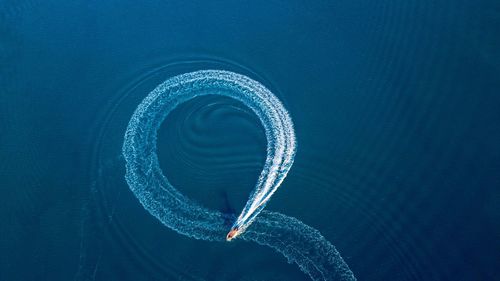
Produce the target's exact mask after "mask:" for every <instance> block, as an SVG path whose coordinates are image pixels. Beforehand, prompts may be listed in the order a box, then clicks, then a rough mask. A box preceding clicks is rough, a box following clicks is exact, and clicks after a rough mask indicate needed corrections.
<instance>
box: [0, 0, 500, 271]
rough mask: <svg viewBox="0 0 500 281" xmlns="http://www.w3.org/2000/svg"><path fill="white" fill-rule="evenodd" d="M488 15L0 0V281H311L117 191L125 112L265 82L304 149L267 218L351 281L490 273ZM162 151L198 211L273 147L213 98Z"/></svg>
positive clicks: (163, 139) (198, 102)
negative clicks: (184, 91)
mask: <svg viewBox="0 0 500 281" xmlns="http://www.w3.org/2000/svg"><path fill="white" fill-rule="evenodd" d="M499 50H500V4H499V3H498V2H496V1H461V0H458V1H451V0H442V1H427V0H425V1H324V2H321V1H312V2H311V3H309V2H302V1H286V2H285V1H282V2H281V1H257V2H255V1H254V2H243V1H235V2H229V1H228V2H227V3H224V2H221V1H216V2H213V3H209V2H208V1H144V2H131V1H129V2H125V1H55V0H49V1H10V0H4V1H2V2H0V86H1V87H0V159H1V161H0V180H1V181H0V253H1V254H0V280H233V281H234V280H307V276H306V275H305V274H304V273H302V272H301V271H300V270H299V268H298V267H297V266H296V265H295V264H288V263H287V262H286V259H285V258H284V257H283V256H282V255H280V254H278V253H276V252H274V251H273V250H272V249H270V248H267V247H263V246H259V245H257V244H255V243H249V242H243V241H238V240H236V241H234V242H232V243H219V242H206V241H199V240H194V239H191V238H188V237H185V236H182V235H180V234H178V233H176V232H174V231H172V230H170V229H169V228H167V227H165V226H163V225H162V224H161V223H160V222H159V221H157V220H156V219H155V218H154V217H152V216H151V215H150V214H149V213H148V212H147V211H145V210H144V208H143V207H142V206H141V205H140V204H139V203H138V201H137V199H136V198H135V197H134V195H133V194H132V192H131V191H130V189H129V187H128V185H127V183H126V182H125V178H124V175H125V161H124V159H123V157H122V154H121V148H122V144H123V136H124V133H125V129H126V126H127V124H128V122H129V120H130V117H131V115H132V113H133V112H134V110H135V108H136V107H137V105H138V104H139V103H140V102H141V101H142V99H143V98H144V97H146V95H147V94H148V93H149V92H150V91H151V90H152V89H154V88H155V87H156V86H157V85H158V84H159V83H161V82H163V81H164V80H166V79H167V78H169V77H171V76H173V75H177V74H180V73H184V72H188V71H194V70H199V69H210V68H217V69H226V70H231V71H235V72H239V73H242V74H245V75H247V76H249V77H251V78H253V79H255V80H258V81H259V82H261V83H263V84H264V85H266V87H268V88H269V89H270V90H272V91H273V93H274V94H275V95H276V96H277V97H278V98H279V99H280V100H281V101H282V102H283V104H284V105H285V107H286V108H287V109H288V111H289V112H290V115H291V117H292V119H293V121H294V124H295V131H296V136H297V141H298V144H299V145H298V150H297V155H296V158H295V163H294V166H293V167H292V169H291V171H290V173H289V174H288V177H287V178H286V179H285V181H284V183H283V185H282V186H281V188H280V189H279V190H278V191H277V193H276V194H275V195H274V196H273V198H272V200H271V202H270V203H269V204H268V206H267V207H266V209H267V210H272V211H278V212H281V213H283V214H286V215H289V216H293V217H296V218H298V219H300V220H301V221H303V222H304V223H306V224H307V225H310V226H312V227H314V228H316V229H318V230H319V231H320V232H321V233H322V234H323V236H324V237H325V238H326V239H327V240H328V241H330V242H331V243H332V244H334V245H335V246H336V248H337V250H338V251H339V252H340V254H341V255H342V257H343V258H344V260H345V262H346V263H347V264H348V265H349V267H350V268H351V269H352V271H353V272H354V275H355V276H356V277H357V278H358V280H498V279H499V278H500V270H499V262H500V257H499V254H498V253H500V243H499V242H498V241H499V239H498V238H499V237H500V209H499V206H500V199H499V198H500V193H499V188H498V187H499V186H500V148H499V144H500V126H499V124H500V94H499V89H500V51H499ZM158 133H159V134H158V156H159V161H160V165H161V167H162V169H164V171H168V172H166V174H167V176H168V178H169V179H170V181H171V182H172V184H173V185H175V186H176V188H177V189H179V190H180V191H181V192H182V193H184V194H186V195H187V196H188V197H189V198H192V199H194V200H196V201H197V202H199V203H200V204H202V205H204V206H206V207H208V208H212V209H217V210H220V211H223V212H227V213H239V212H240V210H241V208H242V207H243V205H244V204H245V202H246V200H247V197H248V194H249V192H250V191H251V190H252V188H253V187H254V185H255V182H256V180H257V177H258V175H259V173H260V170H261V169H262V165H263V163H264V159H265V153H266V139H265V135H264V131H263V129H262V127H261V125H260V124H259V120H258V119H257V117H256V116H254V115H253V113H252V112H251V111H249V110H248V109H246V108H245V107H244V106H243V105H242V104H240V103H238V102H236V101H233V100H231V99H228V98H222V97H217V96H207V97H203V98H198V99H194V100H192V101H189V102H187V103H185V104H183V105H181V106H180V107H179V108H177V109H176V110H175V111H174V112H172V114H170V115H169V116H168V117H167V119H166V120H165V122H164V123H163V124H162V126H161V128H160V130H159V132H158Z"/></svg>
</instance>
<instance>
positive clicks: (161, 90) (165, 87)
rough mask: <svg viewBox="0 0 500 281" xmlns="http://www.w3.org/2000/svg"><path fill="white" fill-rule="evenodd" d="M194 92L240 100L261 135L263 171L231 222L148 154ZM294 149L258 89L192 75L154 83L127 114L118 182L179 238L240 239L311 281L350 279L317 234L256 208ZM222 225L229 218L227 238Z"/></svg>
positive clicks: (276, 109)
mask: <svg viewBox="0 0 500 281" xmlns="http://www.w3.org/2000/svg"><path fill="white" fill-rule="evenodd" d="M202 95H223V96H227V97H230V98H233V99H236V100H238V101H240V102H242V103H243V104H244V105H246V106H247V107H249V108H250V109H251V110H252V111H253V112H254V113H255V114H256V115H257V116H258V118H259V119H260V121H261V123H262V125H263V127H264V131H265V134H266V139H267V157H266V161H265V164H264V168H263V170H262V172H261V174H260V176H259V178H258V180H257V184H256V186H255V188H254V190H253V191H252V193H251V195H250V197H249V199H248V201H247V203H246V205H245V207H244V208H243V211H242V212H241V214H240V215H239V216H238V217H237V218H232V217H228V215H226V214H223V213H221V212H219V211H216V210H210V209H207V208H204V207H202V206H201V205H199V204H197V203H196V202H194V201H192V200H190V199H189V198H187V197H185V196H184V195H183V194H181V193H180V192H179V191H177V190H176V189H175V188H174V187H173V186H172V185H171V184H170V183H169V181H168V179H167V178H166V177H165V176H164V175H163V172H162V171H161V169H160V165H159V161H158V156H157V153H156V151H157V149H156V141H157V131H158V128H159V127H160V125H161V123H162V122H163V120H164V119H165V118H166V116H167V115H168V114H169V113H170V112H171V111H172V110H173V109H174V108H176V107H177V106H178V105H179V104H181V103H183V102H186V101H188V100H190V99H193V98H195V97H198V96H202ZM295 149H296V143H295V133H294V129H293V124H292V121H291V119H290V117H289V115H288V113H287V111H286V109H285V108H284V107H283V105H282V104H281V102H280V101H279V100H278V99H277V98H276V97H275V96H274V95H273V94H272V93H271V92H270V91H269V90H268V89H267V88H265V87H264V86H263V85H262V84H260V83H258V82H256V81H254V80H252V79H250V78H248V77H246V76H243V75H240V74H236V73H233V72H229V71H221V70H202V71H195V72H190V73H186V74H182V75H179V76H175V77H173V78H170V79H168V80H167V81H165V82H164V83H162V84H160V85H159V86H158V87H157V88H156V89H154V90H153V91H152V92H151V93H150V94H149V95H148V96H147V97H146V98H145V99H144V100H143V101H142V102H141V104H140V105H139V106H138V107H137V109H136V110H135V112H134V114H133V116H132V118H131V120H130V122H129V124H128V127H127V131H126V133H125V141H124V144H123V155H124V158H125V160H126V175H125V177H126V180H127V183H128V185H129V187H130V189H131V190H132V191H133V193H134V194H135V196H136V197H137V198H138V199H139V201H140V202H141V204H142V205H143V206H144V208H145V209H146V210H147V211H149V212H150V213H151V214H152V215H153V216H154V217H156V218H157V219H159V220H160V221H161V222H162V223H163V224H164V225H166V226H168V227H169V228H171V229H173V230H175V231H177V232H179V233H181V234H184V235H186V236H190V237H193V238H196V239H203V240H211V241H224V239H225V238H226V239H227V240H231V239H233V238H235V237H236V236H238V235H241V238H242V239H244V240H249V241H255V242H257V243H259V244H261V245H267V246H270V247H272V248H273V249H275V250H276V251H278V252H280V253H282V254H283V255H284V256H285V257H286V258H287V259H288V261H289V262H295V263H296V264H297V265H298V266H299V267H300V269H301V270H302V271H303V272H305V273H307V274H308V275H309V276H310V277H311V278H312V279H313V280H355V277H354V275H353V274H352V272H351V271H350V269H349V267H348V266H347V264H346V263H345V262H344V261H343V259H342V258H341V257H340V255H339V253H338V252H337V250H336V249H335V247H334V246H333V245H332V244H331V243H329V242H328V241H327V240H326V239H324V238H323V237H322V236H321V234H320V233H319V232H318V231H317V230H315V229H313V228H311V227H309V226H307V225H305V224H303V223H302V222H300V221H299V220H297V219H295V218H292V217H288V216H285V215H283V214H279V213H275V212H266V211H262V210H263V209H264V207H265V205H266V203H267V202H268V201H269V199H270V198H271V196H272V195H273V193H274V192H275V191H276V190H277V188H278V187H279V186H280V184H281V183H282V181H283V180H284V178H285V177H286V175H287V173H288V171H289V169H290V168H291V166H292V164H293V158H294V155H295ZM259 213H260V216H258V215H259ZM235 219H236V220H235ZM227 220H235V222H234V224H233V226H232V228H231V230H230V231H229V233H228V230H229V229H228V228H227V226H226V223H225V222H226V221H227ZM252 223H253V225H252V227H251V228H249V229H248V230H247V228H248V227H249V226H250V224H252ZM226 234H227V236H226Z"/></svg>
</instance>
